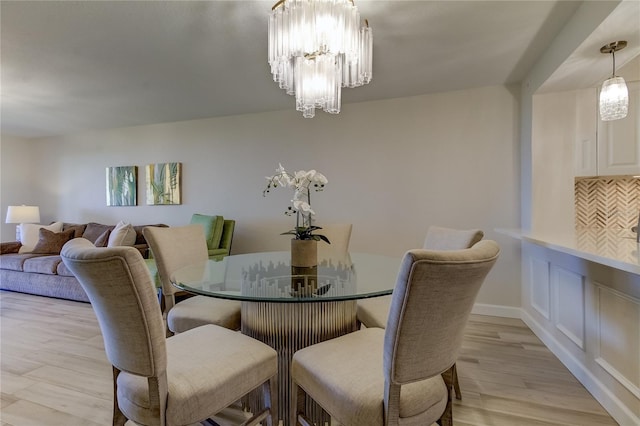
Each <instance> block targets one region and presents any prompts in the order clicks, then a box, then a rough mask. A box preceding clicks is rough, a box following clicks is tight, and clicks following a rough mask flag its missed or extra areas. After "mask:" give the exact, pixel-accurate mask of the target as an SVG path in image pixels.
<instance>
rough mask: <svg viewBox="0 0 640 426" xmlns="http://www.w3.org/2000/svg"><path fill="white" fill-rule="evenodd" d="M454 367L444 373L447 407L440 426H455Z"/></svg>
mask: <svg viewBox="0 0 640 426" xmlns="http://www.w3.org/2000/svg"><path fill="white" fill-rule="evenodd" d="M454 366H455V364H454V365H453V366H452V367H451V368H449V369H448V370H447V371H445V372H444V373H442V379H443V380H444V384H445V386H446V387H447V406H446V407H445V409H444V413H442V416H441V417H440V418H439V419H438V421H437V422H436V423H437V424H439V425H440V426H453V398H452V394H453V393H454V390H453V381H454V379H453V377H454V374H453V372H454Z"/></svg>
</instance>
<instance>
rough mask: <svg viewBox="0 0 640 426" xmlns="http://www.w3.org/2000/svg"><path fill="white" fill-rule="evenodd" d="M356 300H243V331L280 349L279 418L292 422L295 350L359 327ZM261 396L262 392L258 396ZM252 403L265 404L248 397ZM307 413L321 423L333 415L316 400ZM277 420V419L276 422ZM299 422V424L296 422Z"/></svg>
mask: <svg viewBox="0 0 640 426" xmlns="http://www.w3.org/2000/svg"><path fill="white" fill-rule="evenodd" d="M356 328H357V321H356V301H355V300H353V301H351V300H350V301H342V302H331V301H328V302H313V303H276V302H273V303H272V302H242V333H243V334H246V335H247V336H251V337H253V338H255V339H257V340H260V341H261V342H264V343H266V344H268V345H269V346H271V347H272V348H274V349H275V350H276V351H277V352H278V395H277V403H278V418H279V419H280V420H282V422H283V424H284V426H287V425H289V412H290V409H291V407H290V405H291V399H290V395H291V375H290V366H291V358H292V357H293V354H294V353H295V352H296V351H297V350H298V349H302V348H305V347H307V346H310V345H313V344H315V343H319V342H322V341H325V340H329V339H333V338H335V337H339V336H342V335H344V334H347V333H351V332H353V331H355V330H356ZM254 397H258V398H259V396H258V395H256V396H254ZM248 404H249V406H250V407H252V406H254V407H259V406H261V404H260V402H259V401H254V402H252V401H248ZM306 404H307V413H308V415H309V417H310V418H311V420H312V421H313V422H314V423H316V424H317V425H324V423H325V422H327V423H330V418H329V416H328V415H327V414H326V413H325V412H324V411H323V410H322V409H321V408H320V407H319V406H317V404H315V403H313V402H312V401H307V402H306ZM276 424H277V423H276ZM292 426H295V425H292Z"/></svg>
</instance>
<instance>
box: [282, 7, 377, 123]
mask: <svg viewBox="0 0 640 426" xmlns="http://www.w3.org/2000/svg"><path fill="white" fill-rule="evenodd" d="M365 22H366V21H365ZM372 53H373V34H372V31H371V28H369V26H368V24H367V25H365V26H362V27H361V26H360V13H359V12H358V8H357V7H356V6H355V5H354V4H353V2H352V1H350V0H286V1H280V2H278V3H276V4H275V5H274V6H273V10H272V12H271V15H270V16H269V65H270V66H271V73H272V74H273V80H274V81H276V82H277V83H278V84H279V86H280V88H281V89H284V90H286V92H287V94H289V95H295V97H296V109H297V110H298V111H301V112H302V115H303V116H304V117H305V118H312V117H313V116H314V115H315V109H316V108H321V109H323V110H325V111H326V112H328V113H331V114H337V113H339V112H340V105H341V98H342V88H343V87H358V86H362V85H363V84H367V83H369V82H370V81H371V78H372V68H373V67H372V65H373V60H372V59H373V55H372Z"/></svg>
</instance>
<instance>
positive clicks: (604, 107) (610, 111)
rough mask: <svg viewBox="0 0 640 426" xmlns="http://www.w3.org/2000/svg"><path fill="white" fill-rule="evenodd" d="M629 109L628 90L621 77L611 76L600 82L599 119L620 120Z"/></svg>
mask: <svg viewBox="0 0 640 426" xmlns="http://www.w3.org/2000/svg"><path fill="white" fill-rule="evenodd" d="M628 111H629V91H628V90H627V85H626V84H625V82H624V78H622V77H611V78H610V79H608V80H605V81H604V83H602V89H601V90H600V119H601V120H602V121H612V120H620V119H621V118H625V117H626V116H627V112H628Z"/></svg>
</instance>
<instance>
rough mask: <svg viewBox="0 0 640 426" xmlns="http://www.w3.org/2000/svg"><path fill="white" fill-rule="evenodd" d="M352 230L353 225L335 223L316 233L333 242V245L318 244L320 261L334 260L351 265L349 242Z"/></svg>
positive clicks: (320, 242)
mask: <svg viewBox="0 0 640 426" xmlns="http://www.w3.org/2000/svg"><path fill="white" fill-rule="evenodd" d="M352 229H353V225H352V224H351V223H335V224H328V225H325V226H322V229H319V230H317V231H315V233H316V234H321V235H324V236H325V237H327V238H328V239H329V241H330V242H331V244H327V243H325V242H323V241H319V242H318V261H322V260H329V259H332V260H337V261H345V262H348V263H350V260H349V242H350V241H351V231H352Z"/></svg>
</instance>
